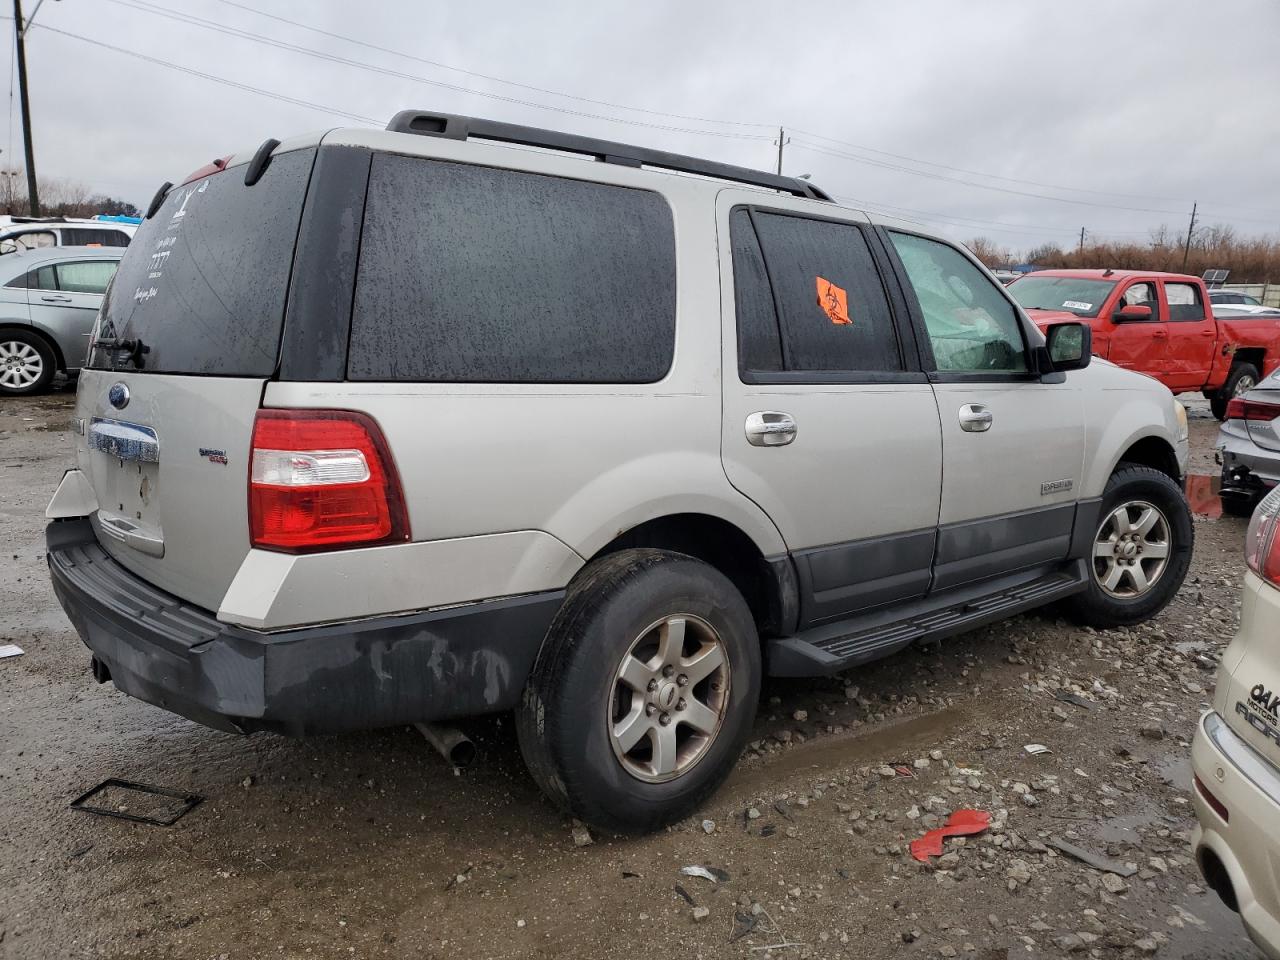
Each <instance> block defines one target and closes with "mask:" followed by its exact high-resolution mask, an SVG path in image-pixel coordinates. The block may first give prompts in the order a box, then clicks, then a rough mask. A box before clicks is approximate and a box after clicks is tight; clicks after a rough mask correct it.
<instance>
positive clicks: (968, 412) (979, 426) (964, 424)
mask: <svg viewBox="0 0 1280 960" xmlns="http://www.w3.org/2000/svg"><path fill="white" fill-rule="evenodd" d="M994 419H995V418H994V417H993V416H992V415H991V411H990V410H988V409H987V408H986V406H984V405H983V404H981V403H966V404H965V405H964V406H963V407H961V408H960V429H961V430H963V431H965V433H986V432H987V431H988V430H990V429H991V421H992V420H994Z"/></svg>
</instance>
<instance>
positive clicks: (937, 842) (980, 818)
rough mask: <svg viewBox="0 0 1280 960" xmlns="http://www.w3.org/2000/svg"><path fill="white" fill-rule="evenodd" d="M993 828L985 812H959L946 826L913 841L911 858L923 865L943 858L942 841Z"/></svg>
mask: <svg viewBox="0 0 1280 960" xmlns="http://www.w3.org/2000/svg"><path fill="white" fill-rule="evenodd" d="M989 826H991V814H989V813H987V811H985V810H957V811H956V812H955V813H953V814H951V816H949V817H948V818H947V823H946V826H942V827H939V828H938V829H937V830H930V831H929V832H928V833H926V834H925V835H924V836H923V837H920V838H919V839H917V840H912V841H911V856H913V857H915V858H916V859H917V860H919V861H920V862H921V863H925V862H927V861H928V859H929V858H930V857H940V856H942V841H943V839H944V838H946V837H966V836H968V835H969V834H972V833H981V832H982V831H983V830H985V829H987V827H989Z"/></svg>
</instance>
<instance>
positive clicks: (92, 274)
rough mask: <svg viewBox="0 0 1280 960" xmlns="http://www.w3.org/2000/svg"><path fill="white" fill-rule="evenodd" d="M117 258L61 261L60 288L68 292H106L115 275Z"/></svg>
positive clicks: (59, 270)
mask: <svg viewBox="0 0 1280 960" xmlns="http://www.w3.org/2000/svg"><path fill="white" fill-rule="evenodd" d="M116 266H117V262H116V261H115V260H78V261H73V262H71V263H60V264H58V266H57V271H58V289H59V290H65V291H67V292H68V293H106V291H107V284H109V283H110V282H111V278H112V277H113V276H115V272H116Z"/></svg>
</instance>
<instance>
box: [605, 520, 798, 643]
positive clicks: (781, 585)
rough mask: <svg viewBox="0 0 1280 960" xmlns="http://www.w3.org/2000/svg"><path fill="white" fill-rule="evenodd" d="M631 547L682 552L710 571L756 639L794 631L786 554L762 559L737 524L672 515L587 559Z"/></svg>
mask: <svg viewBox="0 0 1280 960" xmlns="http://www.w3.org/2000/svg"><path fill="white" fill-rule="evenodd" d="M632 547H650V548H654V549H658V550H670V551H673V552H675V553H683V554H686V555H688V556H691V557H694V558H695V559H697V560H701V561H702V562H703V563H706V564H708V565H709V566H711V567H714V568H715V569H716V570H718V571H719V572H720V573H722V574H724V576H725V577H727V578H728V579H729V581H730V582H731V583H732V584H733V585H734V586H735V587H736V588H737V589H738V591H739V592H740V593H741V594H742V596H743V598H744V599H745V600H746V601H747V606H748V607H749V608H750V609H751V614H752V616H753V618H754V619H755V621H756V626H757V628H758V629H759V631H760V635H761V637H762V638H763V637H765V636H780V635H782V636H785V635H787V634H789V633H793V632H794V631H795V624H796V620H797V617H798V614H799V588H798V585H797V580H796V574H795V566H794V564H793V563H792V561H791V557H790V555H789V554H782V555H781V556H775V557H766V556H765V555H764V553H763V552H762V551H761V549H760V547H759V546H758V545H757V544H756V542H755V541H754V540H753V539H752V538H751V537H750V536H749V535H748V534H747V533H746V532H745V531H744V530H742V529H741V528H740V527H739V526H737V525H736V524H734V523H732V522H730V521H728V520H726V519H724V518H723V517H718V516H714V515H712V514H707V513H673V514H665V515H663V516H659V517H654V518H652V519H650V520H646V521H644V522H643V523H639V524H637V525H635V526H633V527H630V528H628V529H627V530H625V531H621V532H619V533H618V535H617V536H616V537H614V538H613V539H612V540H610V541H609V542H608V543H606V544H605V545H604V546H602V547H601V548H600V549H599V550H597V551H596V553H595V554H593V555H592V556H591V557H590V558H589V560H590V561H594V560H596V559H598V558H600V557H604V556H607V555H609V554H611V553H616V552H618V551H619V550H626V549H630V548H632Z"/></svg>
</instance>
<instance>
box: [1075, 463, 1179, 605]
mask: <svg viewBox="0 0 1280 960" xmlns="http://www.w3.org/2000/svg"><path fill="white" fill-rule="evenodd" d="M1194 539H1195V533H1194V531H1193V528H1192V524H1191V510H1190V508H1189V507H1188V506H1187V499H1186V497H1185V496H1184V495H1183V493H1182V489H1181V488H1180V487H1179V486H1178V485H1177V484H1176V483H1174V481H1173V480H1171V479H1170V478H1169V477H1168V476H1167V475H1166V474H1163V473H1161V472H1160V471H1159V470H1155V469H1153V468H1151V467H1142V466H1138V465H1137V464H1131V463H1122V464H1121V465H1120V466H1119V467H1118V468H1117V469H1116V471H1115V473H1113V474H1112V475H1111V479H1110V480H1108V481H1107V487H1106V490H1105V491H1104V492H1103V495H1102V509H1101V511H1100V512H1099V514H1098V526H1097V528H1096V529H1095V532H1094V535H1093V537H1092V539H1091V541H1090V551H1089V555H1088V556H1087V557H1086V561H1085V562H1086V563H1087V565H1088V567H1089V578H1088V586H1087V588H1086V589H1085V591H1084V592H1083V593H1079V594H1076V595H1075V596H1074V597H1071V598H1070V599H1069V600H1068V601H1067V609H1068V611H1069V612H1070V613H1071V614H1072V615H1073V616H1074V618H1075V619H1077V620H1079V621H1080V622H1082V623H1085V624H1088V625H1089V626H1093V627H1119V626H1128V625H1130V624H1134V623H1141V622H1142V621H1144V620H1149V619H1151V618H1152V617H1154V616H1155V615H1156V614H1157V613H1159V612H1160V611H1161V610H1163V609H1164V607H1165V606H1166V605H1167V604H1168V603H1169V601H1170V600H1172V599H1173V597H1174V594H1176V593H1177V592H1178V588H1179V587H1181V586H1182V581H1183V580H1184V579H1185V578H1186V575H1187V568H1188V567H1189V566H1190V565H1191V550H1192V546H1193V545H1194Z"/></svg>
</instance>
